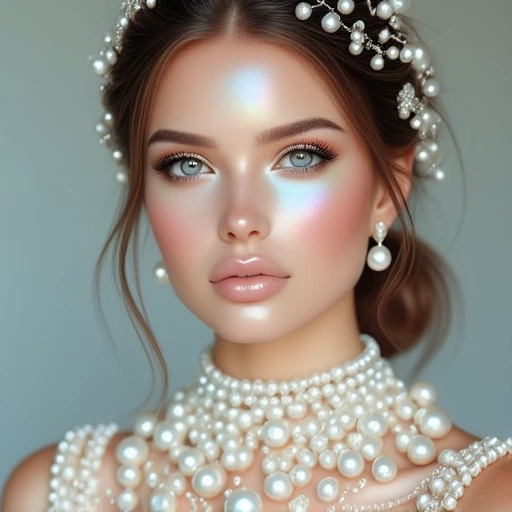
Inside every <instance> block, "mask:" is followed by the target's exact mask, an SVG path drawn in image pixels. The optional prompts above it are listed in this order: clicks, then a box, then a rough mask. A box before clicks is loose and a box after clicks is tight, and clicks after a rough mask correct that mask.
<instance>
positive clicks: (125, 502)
mask: <svg viewBox="0 0 512 512" xmlns="http://www.w3.org/2000/svg"><path fill="white" fill-rule="evenodd" d="M138 504H139V497H138V496H137V494H136V493H135V492H134V491H133V490H132V489H125V490H124V491H122V492H121V493H120V494H119V496H118V497H117V506H118V507H119V508H120V509H121V510H133V509H134V508H135V507H136V506H137V505H138Z"/></svg>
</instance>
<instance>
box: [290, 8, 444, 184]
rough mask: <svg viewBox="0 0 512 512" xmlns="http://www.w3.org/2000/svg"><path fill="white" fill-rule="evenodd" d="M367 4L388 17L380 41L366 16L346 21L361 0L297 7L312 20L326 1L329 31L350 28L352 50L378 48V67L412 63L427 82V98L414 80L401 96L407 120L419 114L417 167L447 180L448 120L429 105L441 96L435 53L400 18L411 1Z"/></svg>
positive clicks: (373, 12) (374, 13) (420, 79)
mask: <svg viewBox="0 0 512 512" xmlns="http://www.w3.org/2000/svg"><path fill="white" fill-rule="evenodd" d="M362 1H363V0H361V2H362ZM366 5H367V7H368V11H369V13H370V14H371V15H372V16H377V17H378V18H380V19H382V20H386V21H387V22H388V27H386V28H384V29H382V30H381V31H380V33H379V36H378V41H374V40H373V39H372V38H371V37H370V36H369V35H368V34H366V33H365V32H364V30H365V28H366V27H365V23H364V21H363V20H357V21H355V22H354V23H353V24H352V25H351V26H348V25H346V24H345V23H344V22H343V21H342V19H341V17H340V14H341V15H344V16H347V15H351V14H353V12H354V9H355V7H356V3H355V0H339V1H338V4H337V9H334V8H333V7H331V6H330V5H329V4H328V3H327V2H326V1H325V0H317V3H316V5H310V4H309V3H307V2H300V3H299V4H298V5H297V6H296V8H295V16H296V17H297V18H298V19H299V20H307V19H309V18H310V17H311V14H312V12H313V9H314V8H316V7H321V6H322V7H325V8H327V9H328V10H329V12H328V13H327V14H325V15H324V16H323V17H322V20H321V25H322V28H323V29H324V30H325V31H326V32H329V33H333V32H336V31H338V30H339V29H340V28H342V29H343V30H345V31H347V32H349V33H350V40H351V43H350V45H349V48H348V49H349V52H350V53H351V54H352V55H360V54H361V53H362V52H363V50H365V49H366V50H371V51H374V52H375V55H374V56H373V57H372V59H371V61H370V66H371V67H372V69H374V70H375V71H380V70H382V69H383V68H384V66H385V62H386V59H389V60H397V59H399V60H400V61H401V62H403V63H407V64H408V63H410V64H411V66H412V67H413V69H414V70H415V74H416V78H417V80H418V83H419V85H420V86H421V91H422V96H423V97H422V99H420V98H418V97H417V96H416V89H415V87H414V85H413V84H411V83H407V84H405V85H404V86H403V87H402V89H401V91H400V92H399V94H398V98H397V107H398V115H399V117H400V119H404V120H407V119H409V117H410V116H411V114H413V113H414V114H415V116H414V117H413V119H411V121H410V124H411V127H412V128H413V129H415V130H418V132H419V139H420V142H419V144H418V146H417V150H416V155H415V157H416V158H415V161H416V165H417V168H418V170H419V172H420V173H422V174H423V175H424V176H426V177H432V178H435V179H436V180H438V181H441V180H443V179H444V172H443V171H442V170H441V169H440V168H439V165H440V163H441V161H442V158H443V154H442V151H441V149H440V146H439V142H438V140H437V137H438V130H439V126H440V124H441V122H442V119H441V117H440V116H439V114H438V113H437V112H435V111H434V110H433V109H432V108H429V107H428V100H429V99H430V98H435V97H436V96H438V94H439V93H440V91H441V86H440V83H439V81H438V80H437V79H436V78H435V77H434V69H433V67H432V57H431V55H430V52H429V50H428V48H427V47H426V46H425V45H424V44H423V43H422V42H421V41H419V40H418V38H417V37H416V36H415V34H412V31H410V30H409V32H411V33H410V34H408V33H407V27H406V25H405V23H404V22H403V20H402V19H401V18H400V15H403V14H405V13H406V12H407V11H408V10H409V8H410V6H411V0H383V1H381V2H379V3H378V5H377V7H373V6H372V2H371V0H366ZM336 11H337V12H336ZM385 45H386V46H385Z"/></svg>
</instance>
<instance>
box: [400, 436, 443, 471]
mask: <svg viewBox="0 0 512 512" xmlns="http://www.w3.org/2000/svg"><path fill="white" fill-rule="evenodd" d="M407 456H408V457H409V460H410V461H411V462H413V463H414V464H417V465H418V466H423V465H425V464H430V463H431V462H432V461H433V460H434V459H435V458H436V447H435V445H434V442H433V441H432V439H430V438H428V437H426V436H423V435H416V436H414V437H413V438H412V439H411V442H410V443H409V446H408V447H407Z"/></svg>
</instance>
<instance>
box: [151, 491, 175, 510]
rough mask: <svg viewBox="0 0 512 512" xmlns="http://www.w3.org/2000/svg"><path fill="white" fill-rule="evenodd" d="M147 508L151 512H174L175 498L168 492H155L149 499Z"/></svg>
mask: <svg viewBox="0 0 512 512" xmlns="http://www.w3.org/2000/svg"><path fill="white" fill-rule="evenodd" d="M149 507H150V508H149V510H150V511H151V512H176V510H177V508H176V497H175V496H174V494H172V493H170V492H165V491H163V490H156V491H154V492H153V494H152V495H151V497H150V500H149Z"/></svg>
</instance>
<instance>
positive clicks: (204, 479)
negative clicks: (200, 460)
mask: <svg viewBox="0 0 512 512" xmlns="http://www.w3.org/2000/svg"><path fill="white" fill-rule="evenodd" d="M227 478H228V476H227V473H226V471H224V469H223V468H222V467H221V466H220V464H216V463H213V464H207V465H206V466H203V467H202V468H201V469H199V470H198V471H196V473H195V474H194V476H193V477H192V482H191V484H192V488H193V489H194V491H195V492H196V493H197V494H199V496H201V497H203V498H206V499H208V498H213V497H214V496H217V494H219V493H220V492H221V491H222V490H223V489H224V487H225V485H226V482H227Z"/></svg>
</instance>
